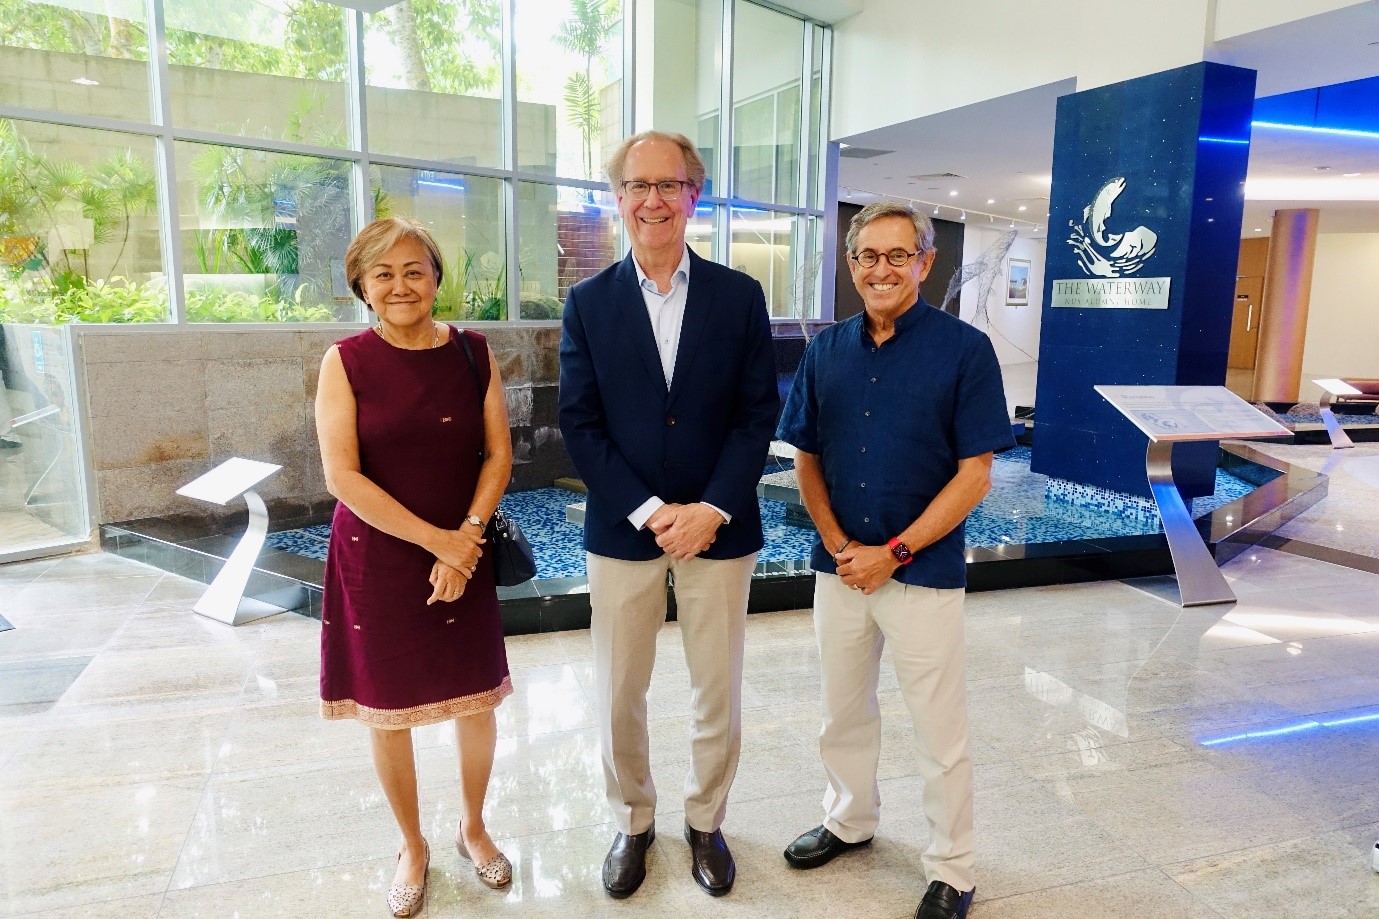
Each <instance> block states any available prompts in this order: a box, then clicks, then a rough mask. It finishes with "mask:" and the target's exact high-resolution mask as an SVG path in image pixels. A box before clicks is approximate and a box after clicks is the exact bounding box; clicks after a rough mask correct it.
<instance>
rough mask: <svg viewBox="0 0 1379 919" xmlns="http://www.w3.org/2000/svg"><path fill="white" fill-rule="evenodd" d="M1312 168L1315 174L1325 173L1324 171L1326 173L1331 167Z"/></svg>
mask: <svg viewBox="0 0 1379 919" xmlns="http://www.w3.org/2000/svg"><path fill="white" fill-rule="evenodd" d="M1312 168H1313V169H1315V170H1316V171H1317V172H1326V171H1327V170H1328V169H1330V168H1331V167H1330V166H1313V167H1312Z"/></svg>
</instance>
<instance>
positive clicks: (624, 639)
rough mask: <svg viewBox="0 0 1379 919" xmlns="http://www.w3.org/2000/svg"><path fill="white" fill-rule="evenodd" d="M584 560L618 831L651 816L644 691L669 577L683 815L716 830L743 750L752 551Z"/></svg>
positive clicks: (607, 782)
mask: <svg viewBox="0 0 1379 919" xmlns="http://www.w3.org/2000/svg"><path fill="white" fill-rule="evenodd" d="M587 561H588V570H589V602H590V605H591V606H592V607H593V621H592V623H591V625H590V633H591V634H592V637H593V642H594V677H595V685H596V690H595V691H596V694H597V698H596V699H595V703H594V704H595V707H596V708H597V710H598V719H599V746H600V750H601V753H602V755H603V779H604V786H605V790H606V793H607V796H608V804H609V806H610V807H611V808H612V809H613V818H614V820H615V821H616V822H617V824H618V830H619V832H622V833H627V834H629V835H630V834H635V833H644V832H646V830H647V829H649V828H650V827H651V824H652V822H653V821H654V819H655V816H656V787H655V785H654V784H653V783H652V780H651V756H650V749H649V744H648V741H647V727H646V722H647V711H646V691H647V688H648V687H649V686H650V685H651V668H652V665H653V664H654V663H655V660H656V635H657V633H658V632H659V631H660V629H661V625H662V624H663V623H664V622H665V620H666V576H667V574H671V575H673V576H674V579H675V607H676V618H677V619H678V620H679V623H680V633H681V635H682V637H683V641H684V646H685V663H686V664H687V665H688V666H689V675H690V689H691V699H690V700H689V702H690V708H691V715H692V719H693V723H692V726H691V729H690V772H689V777H688V779H687V780H686V782H685V820H686V822H688V823H689V825H690V826H692V827H693V828H694V829H696V830H703V831H705V832H711V831H713V830H716V829H718V827H719V825H720V824H721V823H722V822H723V815H724V814H725V813H726V812H727V809H728V789H729V788H731V787H732V784H733V776H734V775H736V774H737V761H738V754H739V753H740V752H741V749H742V641H743V636H744V634H745V632H746V628H747V590H748V586H749V584H750V583H751V578H752V569H753V568H754V567H756V554H755V553H753V554H752V555H747V556H744V557H742V558H734V559H723V560H716V559H704V558H692V559H688V560H685V561H676V560H675V559H673V558H671V557H670V556H668V555H666V556H662V557H661V558H658V559H652V560H651V561H645V562H628V561H622V560H621V559H614V558H606V557H604V556H601V555H594V554H593V553H587ZM657 714H658V715H666V714H671V713H670V712H658V713H657ZM675 714H678V712H676V713H675Z"/></svg>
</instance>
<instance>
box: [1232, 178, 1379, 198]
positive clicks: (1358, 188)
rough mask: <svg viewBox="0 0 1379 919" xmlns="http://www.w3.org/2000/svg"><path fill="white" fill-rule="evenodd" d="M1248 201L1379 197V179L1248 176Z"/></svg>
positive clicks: (1246, 190)
mask: <svg viewBox="0 0 1379 919" xmlns="http://www.w3.org/2000/svg"><path fill="white" fill-rule="evenodd" d="M1245 198H1246V200H1249V201H1379V179H1376V178H1365V179H1362V180H1361V179H1354V178H1351V179H1344V180H1342V178H1341V177H1340V176H1331V177H1327V178H1323V177H1321V176H1317V177H1316V178H1307V179H1247V180H1246V181H1245Z"/></svg>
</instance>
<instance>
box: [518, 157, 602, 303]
mask: <svg viewBox="0 0 1379 919" xmlns="http://www.w3.org/2000/svg"><path fill="white" fill-rule="evenodd" d="M518 196H519V202H518V213H519V215H520V220H521V226H520V227H518V237H517V242H518V245H519V246H520V249H519V250H518V251H519V253H520V256H519V259H518V261H519V262H520V263H521V270H522V279H521V288H522V318H523V319H559V318H560V315H561V309H562V307H563V304H564V302H565V294H566V293H568V292H569V290H570V288H571V287H573V286H574V285H575V283H576V282H578V281H582V280H583V279H585V278H587V277H590V276H591V275H594V274H597V273H598V272H600V271H602V270H603V269H604V268H607V267H608V266H609V265H610V264H612V263H613V262H615V261H617V260H618V259H619V258H621V257H622V256H623V251H622V248H621V240H620V236H619V233H620V231H621V227H620V226H619V221H618V206H617V201H616V200H615V199H614V197H613V195H612V194H611V193H609V192H606V191H593V190H591V189H587V188H570V187H568V186H563V185H545V184H543V183H540V182H521V183H519V184H518Z"/></svg>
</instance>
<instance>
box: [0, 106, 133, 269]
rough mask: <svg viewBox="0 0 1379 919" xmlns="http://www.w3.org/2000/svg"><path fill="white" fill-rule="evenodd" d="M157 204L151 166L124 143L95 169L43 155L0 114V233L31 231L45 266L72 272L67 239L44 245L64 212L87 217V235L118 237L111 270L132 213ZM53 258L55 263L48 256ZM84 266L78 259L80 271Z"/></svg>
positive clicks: (104, 238)
mask: <svg viewBox="0 0 1379 919" xmlns="http://www.w3.org/2000/svg"><path fill="white" fill-rule="evenodd" d="M157 205H158V190H157V184H156V182H155V181H154V176H153V169H152V167H150V166H149V164H148V163H146V162H145V161H144V160H142V159H141V158H140V157H139V156H138V155H136V154H135V153H134V151H132V150H130V149H129V148H125V149H123V150H117V151H115V152H114V153H112V154H111V155H110V156H109V157H107V158H106V159H105V160H103V161H102V162H100V163H98V164H97V165H96V166H95V168H94V169H89V170H88V169H87V168H86V167H84V166H82V165H81V164H80V163H77V162H75V161H70V160H66V161H64V160H56V159H52V158H50V157H47V156H45V155H43V154H41V153H39V152H37V151H35V150H33V149H32V148H31V147H30V146H29V142H28V141H27V140H26V139H25V138H24V137H23V136H22V135H20V134H19V132H18V130H16V128H15V126H14V123H13V122H11V121H6V120H0V236H7V237H14V236H34V237H37V238H38V239H39V240H40V246H39V249H38V253H37V256H38V260H39V264H40V267H41V268H42V269H44V270H47V271H49V272H53V273H56V272H72V271H75V270H76V268H75V266H74V265H73V263H72V257H71V255H70V251H71V250H72V249H75V248H76V246H75V243H76V241H75V240H70V242H71V243H72V244H73V245H72V246H70V247H69V246H67V245H66V243H67V242H69V241H67V240H60V248H59V249H58V250H57V251H56V252H51V253H50V252H48V251H47V246H46V242H47V237H48V234H49V233H50V232H52V233H58V232H59V231H60V228H61V227H62V226H63V225H64V224H65V223H66V222H67V221H66V220H65V219H64V218H67V217H70V216H74V215H80V216H81V217H83V218H85V219H86V220H90V221H91V232H92V241H93V242H94V243H104V242H109V241H111V240H113V239H116V238H118V239H119V240H120V247H119V249H118V250H117V251H116V253H115V257H114V259H113V260H112V261H111V263H110V264H111V270H112V271H114V270H116V269H118V268H119V267H120V260H121V259H122V258H123V257H124V252H125V246H126V245H127V243H128V241H129V229H130V223H131V221H132V218H133V217H134V216H136V215H144V214H151V213H152V212H153V211H154V209H155V208H156V207H157ZM54 259H56V260H57V264H56V265H55V264H54V263H53V260H54ZM88 267H89V266H87V265H86V264H85V263H84V262H83V265H82V268H83V272H85V271H86V269H87V268H88Z"/></svg>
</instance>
